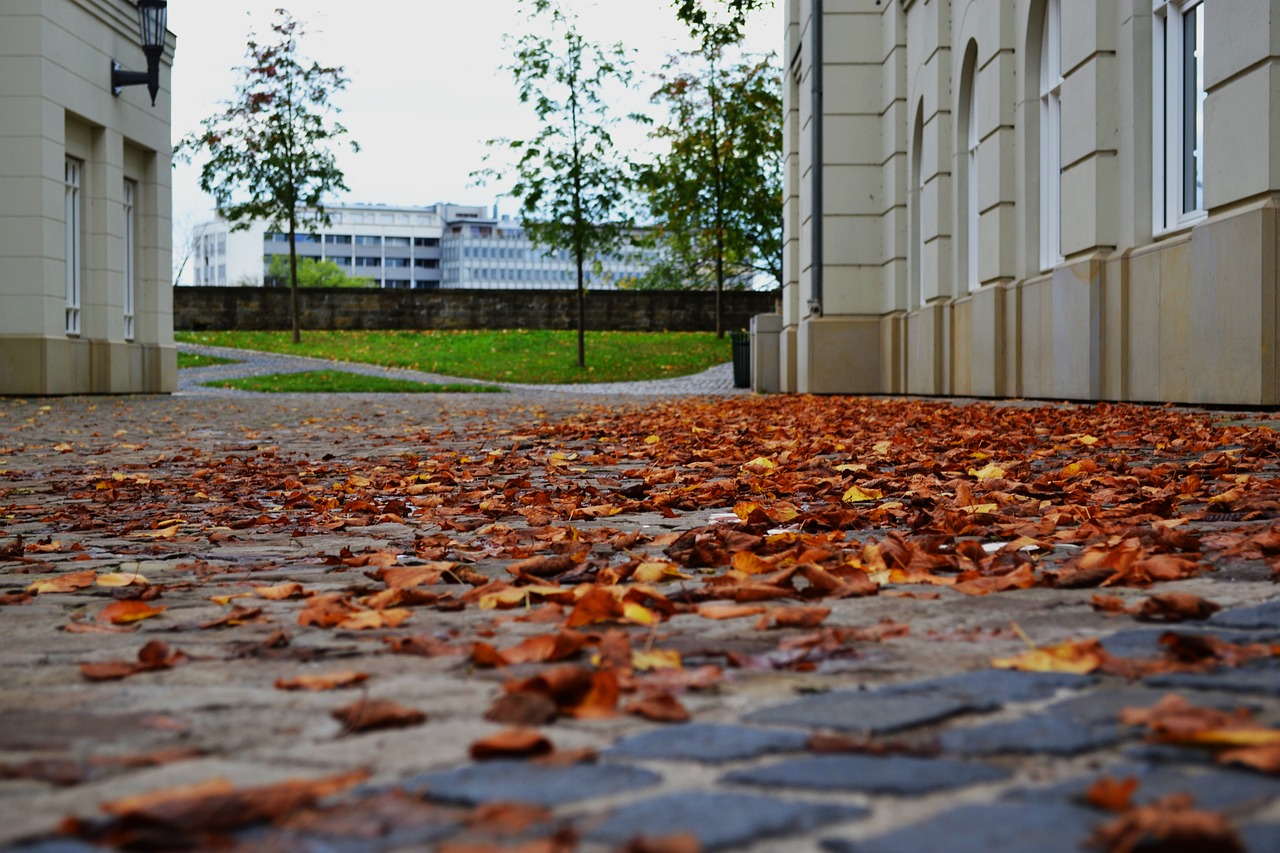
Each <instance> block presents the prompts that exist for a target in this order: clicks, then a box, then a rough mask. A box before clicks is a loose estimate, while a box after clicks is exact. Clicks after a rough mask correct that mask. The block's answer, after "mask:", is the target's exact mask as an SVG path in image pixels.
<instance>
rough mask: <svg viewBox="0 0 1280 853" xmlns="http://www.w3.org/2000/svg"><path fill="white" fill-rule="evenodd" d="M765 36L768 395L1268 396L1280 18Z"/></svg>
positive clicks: (1137, 15) (1209, 14)
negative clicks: (775, 277)
mask: <svg viewBox="0 0 1280 853" xmlns="http://www.w3.org/2000/svg"><path fill="white" fill-rule="evenodd" d="M786 27H787V29H786V50H785V54H784V55H785V56H787V57H791V58H793V61H792V65H791V67H790V68H789V74H788V81H787V85H786V87H785V89H784V94H785V101H786V105H785V106H786V133H785V138H786V140H787V142H786V162H787V167H786V171H785V175H786V189H785V194H784V207H785V209H784V225H785V236H784V239H785V243H786V246H785V259H784V269H785V276H784V277H785V285H784V289H783V300H782V301H783V305H782V312H781V317H780V318H778V320H779V322H778V326H779V327H780V329H781V331H779V332H777V333H776V344H777V352H778V364H779V368H778V377H777V380H776V383H777V385H778V386H779V387H780V388H781V389H782V390H786V391H800V392H816V393H911V394H954V395H979V396H997V397H1003V396H1021V397H1037V398H1056V399H1060V398H1068V399H1107V400H1139V401H1142V400H1152V401H1158V400H1166V401H1177V402H1194V403H1222V404H1231V405H1277V404H1280V356H1278V355H1277V353H1280V250H1278V249H1277V243H1278V242H1280V240H1278V239H1277V234H1280V119H1278V118H1277V115H1276V110H1277V105H1278V104H1280V4H1277V3H1276V2H1274V0H1229V2H1227V0H950V2H946V1H945V0H884V2H882V3H875V2H873V0H787V3H786ZM771 334H772V333H771Z"/></svg>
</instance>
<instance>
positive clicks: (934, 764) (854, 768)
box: [723, 755, 1009, 797]
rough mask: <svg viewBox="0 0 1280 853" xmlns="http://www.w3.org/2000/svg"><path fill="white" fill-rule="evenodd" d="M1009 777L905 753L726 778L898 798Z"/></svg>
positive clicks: (783, 765)
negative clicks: (861, 792)
mask: <svg viewBox="0 0 1280 853" xmlns="http://www.w3.org/2000/svg"><path fill="white" fill-rule="evenodd" d="M1007 778H1009V771H1008V770H1005V769H1004V768H1001V767H995V766H993V765H990V764H981V763H977V762H969V761H954V760H951V759H946V758H915V757H913V756H905V755H888V756H873V755H816V756H812V757H809V758H793V759H789V760H787V761H780V762H778V763H776V764H768V765H765V766H763V767H756V768H752V769H750V770H736V771H734V772H732V773H729V774H726V775H725V776H724V777H723V779H724V781H726V782H733V783H737V784H742V785H759V786H761V787H766V788H801V789H806V788H807V789H813V790H817V791H866V792H867V793H871V794H889V795H892V796H900V797H912V796H919V795H921V794H932V793H935V792H937V791H947V790H951V789H954V788H963V787H966V786H968V785H978V784H982V783H986V782H997V781H1001V780H1004V779H1007Z"/></svg>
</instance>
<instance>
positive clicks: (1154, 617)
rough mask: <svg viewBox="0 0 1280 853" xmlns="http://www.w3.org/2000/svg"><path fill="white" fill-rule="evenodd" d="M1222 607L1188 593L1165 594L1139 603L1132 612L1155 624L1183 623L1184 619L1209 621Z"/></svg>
mask: <svg viewBox="0 0 1280 853" xmlns="http://www.w3.org/2000/svg"><path fill="white" fill-rule="evenodd" d="M1221 609H1222V605H1220V604H1215V603H1214V602H1212V601H1208V600H1206V599H1203V598H1201V597H1200V596H1198V595H1192V594H1191V593H1188V592H1164V593H1159V594H1157V595H1153V596H1151V597H1150V598H1148V599H1145V600H1144V601H1141V602H1139V603H1138V604H1137V605H1136V606H1135V607H1134V608H1133V609H1132V610H1131V612H1132V613H1133V615H1134V616H1136V617H1137V618H1139V619H1143V620H1147V621H1153V622H1181V621H1183V620H1184V619H1208V618H1209V617H1210V616H1212V615H1213V614H1214V613H1217V612H1218V611H1219V610H1221Z"/></svg>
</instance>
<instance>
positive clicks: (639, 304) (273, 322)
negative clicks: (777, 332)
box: [173, 287, 777, 332]
mask: <svg viewBox="0 0 1280 853" xmlns="http://www.w3.org/2000/svg"><path fill="white" fill-rule="evenodd" d="M776 301H777V297H776V294H774V293H772V292H765V293H760V292H755V291H727V292H725V293H724V328H725V329H726V330H727V331H732V330H735V329H745V328H747V326H748V325H749V324H750V321H751V317H752V316H754V315H756V314H765V313H769V312H773V311H776V310H777V304H776ZM298 302H299V308H300V312H301V322H302V327H303V328H304V329H574V328H577V325H576V317H577V313H576V312H577V293H576V291H572V290H382V289H376V290H375V289H368V290H365V289H349V288H304V289H301V290H299V291H298ZM290 326H291V323H290V321H289V290H288V288H274V287H175V288H174V290H173V328H174V329H175V330H180V331H197V332H198V331H209V330H219V331H222V330H237V331H257V330H267V329H288V328H290ZM587 328H588V329H590V330H596V331H610V330H613V331H661V330H666V331H673V332H697V331H713V330H714V329H715V294H714V293H709V292H705V291H634V290H632V291H625V290H609V291H601V290H593V291H588V293H587Z"/></svg>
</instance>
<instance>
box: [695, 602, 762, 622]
mask: <svg viewBox="0 0 1280 853" xmlns="http://www.w3.org/2000/svg"><path fill="white" fill-rule="evenodd" d="M767 609H768V608H766V607H764V606H763V605H760V604H730V603H728V602H721V601H706V602H703V603H702V604H699V605H698V610H697V613H698V615H699V616H701V617H702V618H703V619H741V618H742V617H744V616H758V615H760V614H761V613H764V612H765V610H767Z"/></svg>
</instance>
